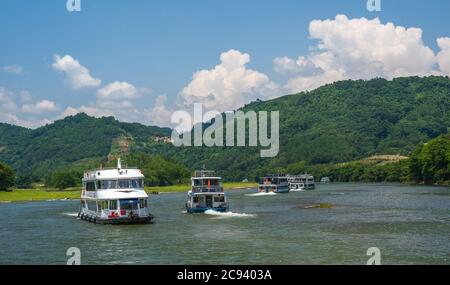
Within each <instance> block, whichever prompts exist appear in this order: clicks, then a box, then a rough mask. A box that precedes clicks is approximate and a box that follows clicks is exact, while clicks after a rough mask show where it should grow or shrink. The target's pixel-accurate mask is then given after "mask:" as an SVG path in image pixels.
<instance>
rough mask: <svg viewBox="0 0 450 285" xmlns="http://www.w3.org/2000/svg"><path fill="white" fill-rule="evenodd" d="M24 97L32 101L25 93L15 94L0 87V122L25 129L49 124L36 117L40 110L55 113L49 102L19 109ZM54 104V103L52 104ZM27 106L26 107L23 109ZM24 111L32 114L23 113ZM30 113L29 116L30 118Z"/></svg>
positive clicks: (47, 121) (47, 120) (43, 101)
mask: <svg viewBox="0 0 450 285" xmlns="http://www.w3.org/2000/svg"><path fill="white" fill-rule="evenodd" d="M24 96H25V97H26V100H29V101H32V98H31V95H30V94H29V93H28V92H27V91H20V92H18V93H15V92H13V91H11V90H8V89H6V88H5V87H2V86H0V122H5V123H9V124H13V125H18V126H23V127H27V128H35V127H39V126H42V125H45V124H48V123H50V122H51V120H49V119H47V118H40V117H39V116H38V117H36V116H35V115H37V114H38V113H42V112H38V111H39V110H40V109H46V110H47V111H56V109H53V108H51V103H50V102H51V101H48V100H42V101H40V102H37V103H36V104H26V105H24V106H22V108H19V106H18V103H20V102H23V101H22V100H23V98H24ZM53 104H54V103H53ZM27 105H29V106H28V107H25V106H27ZM24 107H25V110H29V111H34V112H28V113H27V112H24V110H23V109H24ZM50 109H52V110H50ZM30 113H33V114H31V116H30Z"/></svg>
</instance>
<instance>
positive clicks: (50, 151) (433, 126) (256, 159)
mask: <svg viewBox="0 0 450 285" xmlns="http://www.w3.org/2000/svg"><path fill="white" fill-rule="evenodd" d="M449 109H450V80H449V78H447V77H427V78H419V77H407V78H398V79H394V80H392V81H388V80H384V79H373V80H369V81H363V80H358V81H351V80H348V81H341V82H336V83H334V84H329V85H325V86H322V87H320V88H318V89H316V90H314V91H311V92H302V93H299V94H294V95H288V96H283V97H280V98H277V99H274V100H270V101H258V102H253V103H251V104H248V105H246V106H244V107H243V110H244V111H246V110H255V111H258V110H266V111H270V110H276V111H279V112H280V152H279V155H278V156H277V157H275V158H260V152H259V148H256V147H231V148H230V147H223V148H217V147H214V148H207V147H203V148H200V147H180V148H177V147H174V146H172V145H171V144H168V143H164V142H161V141H159V142H156V141H155V136H170V132H171V130H170V129H167V128H158V127H147V126H143V125H141V124H129V123H120V122H118V121H116V120H115V119H114V118H112V117H105V118H100V119H96V118H92V117H89V116H87V115H85V114H79V115H76V116H72V117H67V118H65V119H63V120H59V121H56V122H55V123H53V124H50V125H47V126H44V127H41V128H38V129H35V130H29V129H25V128H21V127H16V126H11V125H6V124H0V161H3V162H5V163H6V164H8V165H10V166H11V167H12V168H13V169H14V170H16V172H17V174H18V175H21V174H22V175H23V174H26V175H29V174H33V175H34V177H33V179H40V178H42V177H43V176H45V175H47V174H48V173H49V172H51V171H53V170H55V169H58V168H64V167H67V166H72V165H76V164H81V163H84V162H89V161H94V160H106V158H107V157H108V156H111V155H114V154H123V153H137V152H139V153H147V154H155V155H162V156H165V157H166V158H170V159H171V160H176V161H178V162H179V163H181V164H184V165H185V166H187V167H189V168H190V169H191V170H192V169H194V168H199V167H202V166H203V165H205V166H206V167H207V168H210V169H214V170H218V171H219V173H220V174H221V175H223V176H224V177H225V178H226V179H227V180H239V179H243V178H248V179H249V180H253V179H255V178H256V177H257V176H259V175H265V174H267V173H274V172H278V171H280V172H290V173H298V172H303V171H308V169H309V167H311V166H312V165H317V164H328V163H339V162H346V161H354V160H357V159H361V158H364V157H369V156H372V155H376V154H400V155H405V156H409V155H410V154H411V152H412V151H413V150H415V149H416V148H417V147H418V146H419V145H420V144H422V143H424V142H426V141H429V140H430V139H433V138H435V137H437V136H439V135H440V134H446V133H447V132H448V130H449V127H450V112H449Z"/></svg>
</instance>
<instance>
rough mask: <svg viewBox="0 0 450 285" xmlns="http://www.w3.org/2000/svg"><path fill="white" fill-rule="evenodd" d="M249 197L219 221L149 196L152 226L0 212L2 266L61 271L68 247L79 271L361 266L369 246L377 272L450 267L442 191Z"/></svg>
mask: <svg viewBox="0 0 450 285" xmlns="http://www.w3.org/2000/svg"><path fill="white" fill-rule="evenodd" d="M255 191H256V189H245V190H233V191H229V192H228V195H229V200H230V203H231V205H230V211H231V212H232V213H227V214H225V215H216V214H214V213H212V214H195V215H191V214H186V213H184V211H183V210H184V209H183V207H184V203H185V200H186V194H185V193H175V194H161V195H152V196H150V207H151V212H152V214H153V215H154V216H155V217H156V218H155V223H154V224H149V225H125V226H114V225H97V224H91V223H88V222H85V221H82V220H80V219H78V218H77V217H76V213H77V210H78V204H79V202H78V201H47V202H27V203H3V204H0V225H1V232H0V264H65V263H66V261H67V258H68V257H67V256H66V251H67V249H68V248H69V247H78V248H79V249H80V251H81V263H82V264H365V263H366V262H367V260H368V259H369V256H367V255H366V252H367V249H368V248H370V247H377V248H379V250H380V252H381V263H382V264H450V188H448V187H432V186H409V185H398V184H350V183H336V184H334V183H330V184H318V185H317V188H316V190H313V191H304V192H296V193H288V194H277V195H274V196H252V195H251V194H252V193H254V192H255ZM318 204H323V205H325V206H326V207H322V208H318V207H315V206H317V205H318ZM330 206H331V207H330Z"/></svg>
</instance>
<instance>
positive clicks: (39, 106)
mask: <svg viewBox="0 0 450 285" xmlns="http://www.w3.org/2000/svg"><path fill="white" fill-rule="evenodd" d="M57 110H58V107H56V104H55V102H53V101H49V100H41V101H38V102H36V103H34V104H25V105H23V106H22V111H23V112H25V113H31V114H42V113H45V112H55V111H57Z"/></svg>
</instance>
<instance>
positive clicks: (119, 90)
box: [97, 81, 139, 100]
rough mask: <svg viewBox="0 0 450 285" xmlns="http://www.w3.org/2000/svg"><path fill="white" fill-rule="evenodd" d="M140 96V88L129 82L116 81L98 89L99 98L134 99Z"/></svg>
mask: <svg viewBox="0 0 450 285" xmlns="http://www.w3.org/2000/svg"><path fill="white" fill-rule="evenodd" d="M138 96H139V93H138V90H137V89H136V87H134V86H133V85H132V84H130V83H128V82H119V81H115V82H112V83H109V84H108V85H106V86H105V87H103V88H101V89H99V90H98V91H97V97H98V98H99V99H106V100H116V99H133V98H136V97H138Z"/></svg>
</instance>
